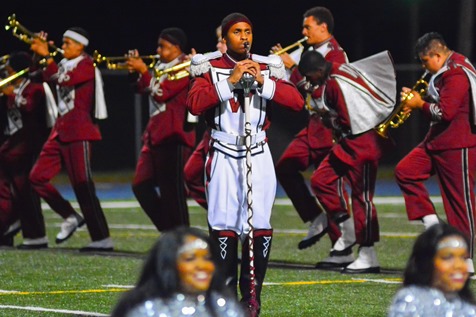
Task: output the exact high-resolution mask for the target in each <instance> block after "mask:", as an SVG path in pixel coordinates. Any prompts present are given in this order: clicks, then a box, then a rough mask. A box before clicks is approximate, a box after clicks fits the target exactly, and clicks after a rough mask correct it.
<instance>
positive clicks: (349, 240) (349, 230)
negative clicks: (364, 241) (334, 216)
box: [332, 218, 356, 251]
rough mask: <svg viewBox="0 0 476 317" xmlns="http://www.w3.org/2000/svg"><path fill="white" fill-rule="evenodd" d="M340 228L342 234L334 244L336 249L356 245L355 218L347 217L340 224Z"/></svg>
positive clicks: (345, 248) (344, 248)
mask: <svg viewBox="0 0 476 317" xmlns="http://www.w3.org/2000/svg"><path fill="white" fill-rule="evenodd" d="M339 229H340V231H341V233H342V235H341V236H340V237H339V239H337V241H336V242H335V243H334V245H333V246H332V249H333V250H335V251H344V250H347V249H348V248H352V247H353V246H354V245H355V240H356V239H355V228H354V220H353V219H352V218H349V219H347V220H346V221H344V222H341V223H340V224H339Z"/></svg>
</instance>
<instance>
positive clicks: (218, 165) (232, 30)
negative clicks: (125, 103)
mask: <svg viewBox="0 0 476 317" xmlns="http://www.w3.org/2000/svg"><path fill="white" fill-rule="evenodd" d="M221 26H222V32H223V39H224V41H225V43H226V45H227V52H226V54H222V53H220V52H216V53H215V54H206V55H201V54H197V55H195V56H194V57H193V58H192V65H191V75H192V76H194V77H193V78H192V84H191V88H190V92H189V94H188V98H187V105H188V108H189V110H190V112H191V113H192V114H195V115H201V114H203V115H204V116H205V120H206V122H207V124H208V125H209V126H210V128H211V129H212V130H211V138H212V141H211V144H210V149H209V152H208V157H207V161H206V166H205V171H206V190H207V203H208V224H209V227H210V229H211V236H212V238H213V239H214V240H215V241H217V243H218V244H219V246H220V248H221V252H220V255H221V257H220V260H221V265H222V266H223V267H224V268H225V271H226V275H227V278H228V283H229V285H230V287H231V289H232V290H233V291H234V292H236V291H237V290H236V285H237V281H238V254H237V252H238V241H239V239H242V241H244V243H243V245H242V257H241V270H240V278H239V284H240V291H241V295H242V301H243V302H244V303H245V304H246V305H247V306H248V308H249V309H250V312H251V315H252V316H257V315H258V314H259V311H260V293H261V287H262V284H263V280H264V277H265V273H266V269H267V263H268V259H269V253H270V248H271V239H272V228H271V224H270V217H271V209H272V206H273V203H274V199H275V195H276V175H275V171H274V168H273V166H274V164H273V160H272V157H271V153H270V150H269V147H268V144H267V142H266V141H267V137H266V130H267V129H268V128H269V125H270V121H269V117H268V113H269V112H270V111H272V107H273V105H272V104H271V102H270V101H273V103H277V104H281V105H283V106H285V107H287V108H290V109H292V110H295V111H298V110H300V109H302V106H303V104H304V100H303V98H302V96H301V94H300V93H299V92H298V90H297V89H296V88H295V86H294V85H293V84H292V83H289V82H287V81H285V80H284V79H283V78H284V75H285V69H284V65H283V63H282V61H281V59H280V58H279V57H278V56H269V57H264V56H259V55H254V54H250V53H249V51H248V49H249V47H251V45H252V43H253V28H252V24H251V21H250V20H249V19H248V18H247V17H246V16H244V15H243V14H241V13H231V14H229V15H228V16H226V17H225V18H224V19H223V20H222V23H221ZM245 73H247V74H250V75H252V76H254V82H253V85H252V87H251V90H250V95H249V96H244V86H243V84H242V83H241V79H242V76H243V75H244V74H245ZM245 98H249V99H248V100H250V113H249V117H250V119H249V120H250V121H249V123H250V125H251V127H250V130H251V142H250V143H251V144H250V145H249V148H247V147H246V145H245V141H246V140H245V132H246V131H245V119H246V114H245V113H244V110H243V105H244V104H245V103H246V100H245ZM250 153H251V158H250V160H251V162H248V159H246V158H247V154H250ZM247 162H248V163H251V166H252V171H251V176H250V174H249V172H250V171H249V170H247V166H248V165H247ZM247 175H248V176H247ZM248 177H250V178H251V183H252V188H253V191H252V195H253V198H252V200H253V215H252V219H253V220H252V221H253V226H252V227H251V226H250V225H249V222H248V220H247V219H248V214H247V210H248V208H249V207H250V206H248V201H247V198H249V197H247V192H248V190H249V189H250V188H249V184H248V183H247V181H248V180H250V179H249V178H248ZM250 230H253V239H254V241H253V245H254V259H253V260H254V267H255V269H256V271H255V273H256V274H255V283H256V288H255V290H256V293H252V292H251V287H252V286H251V285H250V279H251V277H252V276H251V275H250V272H251V270H250V250H249V243H248V242H249V241H248V239H247V236H248V234H249V233H250ZM253 287H254V285H253ZM253 295H255V296H256V298H254V296H253ZM254 299H255V300H254Z"/></svg>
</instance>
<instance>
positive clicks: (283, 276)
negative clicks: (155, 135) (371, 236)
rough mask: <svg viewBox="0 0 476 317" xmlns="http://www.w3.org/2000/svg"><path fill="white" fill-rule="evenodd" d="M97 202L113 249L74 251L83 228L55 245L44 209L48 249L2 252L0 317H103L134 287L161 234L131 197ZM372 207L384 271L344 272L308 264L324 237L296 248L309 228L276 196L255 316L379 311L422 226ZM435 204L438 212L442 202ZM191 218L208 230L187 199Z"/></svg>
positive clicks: (392, 202) (381, 205)
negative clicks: (98, 252)
mask: <svg viewBox="0 0 476 317" xmlns="http://www.w3.org/2000/svg"><path fill="white" fill-rule="evenodd" d="M101 203H102V205H103V207H104V210H105V212H106V217H107V219H108V222H109V225H110V230H111V236H112V239H113V240H114V243H115V251H114V252H111V253H108V254H101V255H92V254H82V253H79V252H78V249H79V248H80V247H83V246H85V245H86V244H88V242H89V236H88V233H87V231H85V229H84V228H81V229H80V230H78V231H77V232H76V233H75V235H74V236H73V237H72V238H71V239H70V240H69V241H68V242H66V243H65V244H62V245H59V246H57V245H55V244H54V237H55V235H56V233H57V232H58V230H59V225H60V223H61V219H60V218H59V216H57V215H56V214H54V213H53V212H51V211H50V210H48V209H47V208H45V211H44V214H45V220H46V224H47V231H48V237H49V239H50V241H51V242H50V248H49V249H47V250H41V251H20V250H15V249H2V250H0V276H1V282H0V316H6V317H16V316H22V317H23V316H31V317H45V316H52V317H56V316H108V314H109V313H110V311H111V308H112V307H113V306H114V304H115V303H116V301H117V299H118V297H119V296H120V295H121V294H122V293H123V292H124V291H125V290H126V289H128V288H129V287H131V286H132V285H133V284H134V282H135V280H136V278H137V276H138V273H139V270H140V268H141V265H142V260H143V259H144V256H145V255H146V253H147V251H148V250H149V248H150V247H151V246H152V244H153V243H154V242H155V241H156V239H157V238H158V237H159V233H158V232H157V231H156V230H155V228H154V227H153V226H152V224H151V223H150V221H149V220H148V218H147V217H146V216H145V214H144V213H143V212H142V210H141V209H140V208H139V207H138V204H137V202H136V201H105V202H104V201H103V202H101ZM376 205H377V210H378V214H379V222H380V228H381V241H380V242H379V243H378V244H377V245H376V249H377V256H378V259H379V261H380V265H381V268H382V272H381V273H380V274H365V275H344V274H341V273H339V272H332V271H320V270H316V269H314V268H313V266H314V264H315V263H316V262H317V261H319V260H320V259H323V258H325V257H326V256H327V254H328V252H329V248H330V244H329V239H328V238H327V237H326V236H325V237H324V238H323V239H321V241H320V242H318V243H317V244H316V245H314V246H313V247H311V248H308V249H306V250H298V249H297V244H298V242H299V241H300V240H301V239H302V238H303V237H304V236H305V234H306V232H307V225H306V224H303V223H302V222H301V221H300V219H299V217H298V216H297V213H296V212H295V210H294V208H293V207H292V206H291V205H290V204H289V201H287V200H286V199H283V200H277V202H276V205H275V207H274V210H273V217H272V223H273V227H274V230H275V231H274V240H273V245H272V250H271V260H270V267H269V269H268V273H267V276H266V280H265V286H264V287H263V293H262V301H263V308H262V314H261V316H262V317H271V316H385V313H386V310H387V307H388V305H389V304H390V301H391V299H392V296H393V295H394V293H395V291H396V290H397V288H398V287H399V286H400V281H401V279H400V278H401V274H402V270H403V268H404V266H405V262H406V259H407V257H408V255H409V253H410V249H411V247H412V243H413V241H414V239H415V237H416V235H417V234H418V233H419V232H421V231H422V230H423V226H422V225H421V224H419V223H410V222H409V221H408V220H407V218H406V214H405V209H404V206H403V203H402V200H401V199H400V198H397V199H385V198H376ZM436 207H437V209H438V211H439V214H440V215H443V212H442V207H441V204H439V203H437V204H436ZM190 216H191V224H192V225H193V226H196V227H200V228H203V229H204V230H205V229H206V215H205V211H204V210H203V209H201V208H200V207H197V206H194V205H193V204H192V206H191V207H190ZM19 243H21V235H18V236H17V237H16V239H15V244H19ZM356 251H357V250H356V248H355V250H354V253H356Z"/></svg>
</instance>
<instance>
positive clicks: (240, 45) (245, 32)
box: [225, 22, 253, 57]
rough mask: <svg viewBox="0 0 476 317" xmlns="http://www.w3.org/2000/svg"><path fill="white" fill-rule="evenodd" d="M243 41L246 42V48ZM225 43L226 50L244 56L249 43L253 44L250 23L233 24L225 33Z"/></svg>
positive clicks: (246, 53)
mask: <svg viewBox="0 0 476 317" xmlns="http://www.w3.org/2000/svg"><path fill="white" fill-rule="evenodd" d="M245 43H248V45H249V46H248V49H247V48H246V46H245ZM225 44H226V46H227V48H228V51H232V52H233V53H234V55H237V56H245V57H246V56H247V55H248V50H249V48H250V47H251V44H253V32H252V29H251V25H249V24H248V23H246V22H238V23H235V24H233V25H232V26H231V27H230V29H229V30H228V33H227V34H226V37H225Z"/></svg>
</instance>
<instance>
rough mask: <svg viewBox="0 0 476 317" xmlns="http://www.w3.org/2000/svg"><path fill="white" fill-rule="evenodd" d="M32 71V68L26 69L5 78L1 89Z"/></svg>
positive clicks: (1, 82) (0, 82)
mask: <svg viewBox="0 0 476 317" xmlns="http://www.w3.org/2000/svg"><path fill="white" fill-rule="evenodd" d="M29 70H30V68H28V67H27V68H25V69H22V70H21V71H19V72H17V73H15V74H13V75H11V76H9V77H7V78H5V79H2V80H0V88H3V87H4V86H6V85H8V84H9V83H11V82H12V81H14V80H15V79H17V78H19V77H21V76H23V75H24V74H26V73H28V71H29Z"/></svg>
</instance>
